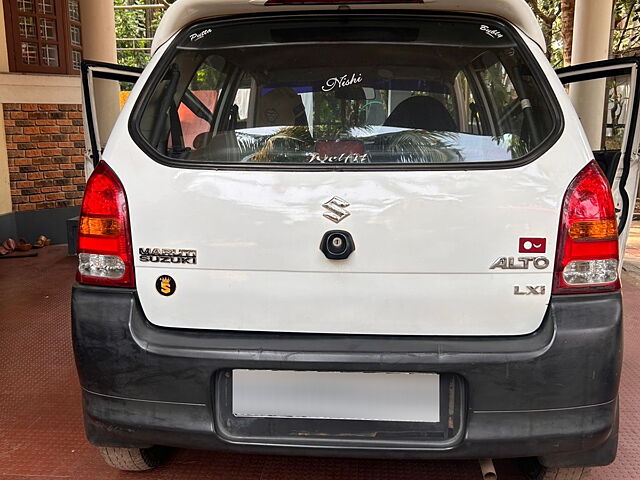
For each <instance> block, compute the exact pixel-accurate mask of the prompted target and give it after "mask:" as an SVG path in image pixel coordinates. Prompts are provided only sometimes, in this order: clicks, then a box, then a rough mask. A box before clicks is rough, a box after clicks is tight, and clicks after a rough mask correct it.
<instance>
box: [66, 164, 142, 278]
mask: <svg viewBox="0 0 640 480" xmlns="http://www.w3.org/2000/svg"><path fill="white" fill-rule="evenodd" d="M78 259H79V263H78V274H77V280H78V281H79V282H80V283H84V284H90V285H108V286H118V287H133V286H134V285H135V277H134V273H133V255H132V251H131V231H130V228H129V209H128V207H127V197H126V195H125V192H124V188H123V187H122V183H120V180H119V179H118V177H117V176H116V174H115V173H114V172H113V170H111V168H109V166H108V165H107V164H106V163H104V162H100V163H99V164H98V165H97V166H96V169H95V170H94V171H93V173H92V174H91V177H89V180H88V181H87V188H86V191H85V194H84V199H83V200H82V210H81V213H80V224H79V229H78Z"/></svg>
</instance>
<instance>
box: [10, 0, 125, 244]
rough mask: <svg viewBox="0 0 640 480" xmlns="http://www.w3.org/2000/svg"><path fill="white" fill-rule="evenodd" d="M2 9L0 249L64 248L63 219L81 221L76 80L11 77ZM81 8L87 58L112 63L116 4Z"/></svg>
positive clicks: (97, 2)
mask: <svg viewBox="0 0 640 480" xmlns="http://www.w3.org/2000/svg"><path fill="white" fill-rule="evenodd" d="M2 3H3V2H1V1H0V243H2V242H3V241H4V240H5V239H6V238H8V237H13V238H18V237H25V238H27V240H29V241H34V240H35V239H36V238H37V236H38V235H40V234H44V235H47V236H48V237H50V238H52V239H53V241H54V243H65V242H66V241H67V234H66V220H67V219H69V218H71V217H75V216H77V215H78V213H79V205H80V203H81V200H82V195H83V192H84V185H85V173H84V158H83V155H84V132H83V124H82V123H83V122H82V106H81V104H82V91H81V84H80V77H79V76H78V75H43V74H24V73H13V72H9V61H8V49H7V41H6V28H5V17H4V11H3V4H2ZM80 7H81V15H82V18H81V20H82V36H83V38H82V41H83V53H84V56H85V58H88V59H91V60H99V61H107V62H109V61H111V62H113V61H114V60H115V58H116V48H115V47H116V45H115V20H114V13H113V0H80ZM116 100H117V99H116ZM98 101H102V100H101V99H98ZM116 105H119V104H118V103H116ZM116 114H117V107H116V111H114V113H113V115H116ZM113 115H108V116H109V117H111V116H113Z"/></svg>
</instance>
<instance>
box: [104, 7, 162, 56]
mask: <svg viewBox="0 0 640 480" xmlns="http://www.w3.org/2000/svg"><path fill="white" fill-rule="evenodd" d="M159 3H160V1H159V0H113V4H114V6H125V5H128V6H135V5H155V4H159ZM167 3H171V2H166V1H165V2H164V4H165V6H164V7H162V8H154V9H126V10H125V9H116V10H115V19H116V38H117V46H118V63H120V64H122V65H129V66H132V67H144V66H146V65H147V63H148V62H149V54H150V47H151V41H150V40H147V39H149V38H152V37H153V35H154V34H155V31H156V29H157V28H158V24H159V23H160V19H161V18H162V15H163V14H164V10H165V8H166V5H167Z"/></svg>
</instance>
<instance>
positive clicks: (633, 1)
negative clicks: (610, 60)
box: [612, 0, 640, 57]
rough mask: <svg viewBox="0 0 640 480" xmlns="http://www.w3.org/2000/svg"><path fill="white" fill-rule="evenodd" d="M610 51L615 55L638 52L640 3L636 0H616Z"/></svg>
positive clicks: (622, 55) (620, 55)
mask: <svg viewBox="0 0 640 480" xmlns="http://www.w3.org/2000/svg"><path fill="white" fill-rule="evenodd" d="M612 53H613V56H615V57H624V56H630V55H638V54H640V3H639V2H638V0H617V1H616V5H615V19H614V28H613V42H612Z"/></svg>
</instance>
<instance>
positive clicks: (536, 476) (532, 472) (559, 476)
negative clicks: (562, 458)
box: [519, 458, 591, 480]
mask: <svg viewBox="0 0 640 480" xmlns="http://www.w3.org/2000/svg"><path fill="white" fill-rule="evenodd" d="M519 464H520V470H522V473H524V476H525V478H526V479H527V480H585V479H586V478H587V477H588V476H589V472H590V471H591V467H567V468H557V467H553V468H548V467H545V466H543V465H540V463H539V462H538V460H537V459H535V458H523V459H520V461H519Z"/></svg>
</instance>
